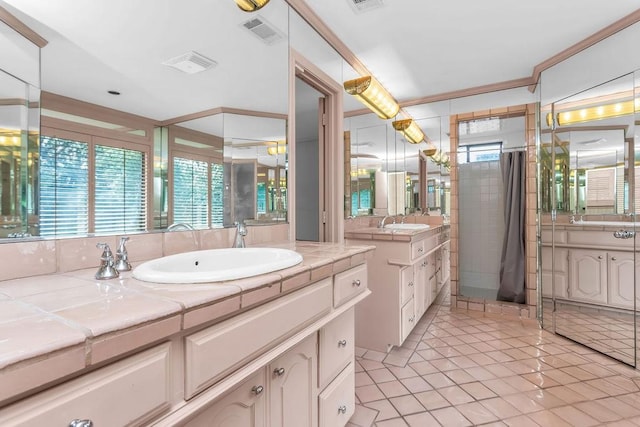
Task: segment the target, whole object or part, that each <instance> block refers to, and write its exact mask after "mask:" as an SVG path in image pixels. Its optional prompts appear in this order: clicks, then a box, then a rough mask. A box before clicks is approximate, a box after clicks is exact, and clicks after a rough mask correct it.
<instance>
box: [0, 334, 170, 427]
mask: <svg viewBox="0 0 640 427" xmlns="http://www.w3.org/2000/svg"><path fill="white" fill-rule="evenodd" d="M171 350H172V346H171V344H170V343H164V344H161V345H158V346H156V347H154V348H152V349H149V350H146V351H143V352H141V353H139V354H136V355H134V356H131V357H128V358H126V359H124V360H121V361H119V362H116V363H113V364H111V365H109V366H107V367H104V368H101V369H98V370H97V371H94V372H91V373H89V374H86V375H84V376H82V377H79V378H77V379H74V380H71V381H68V382H66V383H64V384H62V385H59V386H56V387H54V388H51V389H49V390H47V391H44V392H41V393H39V394H37V395H35V396H32V397H30V398H27V399H26V400H22V401H20V402H18V403H16V404H13V405H11V406H9V407H7V408H4V409H2V410H1V411H0V425H2V426H68V425H69V424H70V423H71V422H72V421H73V420H91V421H92V422H93V425H95V426H124V425H144V424H146V422H148V421H149V420H151V419H153V418H154V417H155V416H157V415H159V414H160V413H162V412H163V411H166V410H167V409H168V408H169V406H170V402H171V398H170V396H171V393H170V391H171Z"/></svg>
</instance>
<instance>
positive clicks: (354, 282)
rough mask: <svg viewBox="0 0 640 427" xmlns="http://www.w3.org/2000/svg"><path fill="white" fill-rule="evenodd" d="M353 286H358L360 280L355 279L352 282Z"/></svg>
mask: <svg viewBox="0 0 640 427" xmlns="http://www.w3.org/2000/svg"><path fill="white" fill-rule="evenodd" d="M352 284H353V286H360V284H361V283H360V279H356V280H354V281H353V282H352Z"/></svg>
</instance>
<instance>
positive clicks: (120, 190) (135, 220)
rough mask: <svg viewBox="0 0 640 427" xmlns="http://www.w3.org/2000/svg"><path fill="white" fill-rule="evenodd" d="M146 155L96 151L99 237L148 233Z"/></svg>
mask: <svg viewBox="0 0 640 427" xmlns="http://www.w3.org/2000/svg"><path fill="white" fill-rule="evenodd" d="M145 160H146V159H145V154H144V153H142V152H140V151H135V150H128V149H123V148H114V147H108V146H104V145H96V147H95V233H96V234H114V233H126V232H134V231H144V230H145V229H146V218H147V191H146V188H147V185H146V174H145V171H146V162H145Z"/></svg>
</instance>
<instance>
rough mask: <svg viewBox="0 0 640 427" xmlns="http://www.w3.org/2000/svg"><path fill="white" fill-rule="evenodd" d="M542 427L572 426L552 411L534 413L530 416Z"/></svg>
mask: <svg viewBox="0 0 640 427" xmlns="http://www.w3.org/2000/svg"><path fill="white" fill-rule="evenodd" d="M528 416H529V418H531V419H532V420H533V421H535V422H536V423H537V424H538V425H540V426H543V427H544V426H550V427H551V426H553V427H571V424H569V423H568V422H566V421H565V420H563V419H562V418H560V417H559V416H557V415H556V414H554V413H553V412H551V411H550V410H545V411H539V412H534V413H532V414H529V415H528Z"/></svg>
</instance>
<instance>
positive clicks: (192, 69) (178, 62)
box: [162, 51, 218, 74]
mask: <svg viewBox="0 0 640 427" xmlns="http://www.w3.org/2000/svg"><path fill="white" fill-rule="evenodd" d="M162 64H163V65H167V66H169V67H172V68H175V69H176V70H180V71H182V72H184V73H187V74H195V73H199V72H201V71H204V70H208V69H209V68H213V67H215V66H216V65H218V63H217V62H216V61H214V60H212V59H209V58H207V57H206V56H204V55H201V54H199V53H197V52H193V51H191V52H187V53H185V54H182V55H180V56H176V57H175V58H171V59H169V60H167V61H164V62H163V63H162Z"/></svg>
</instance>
